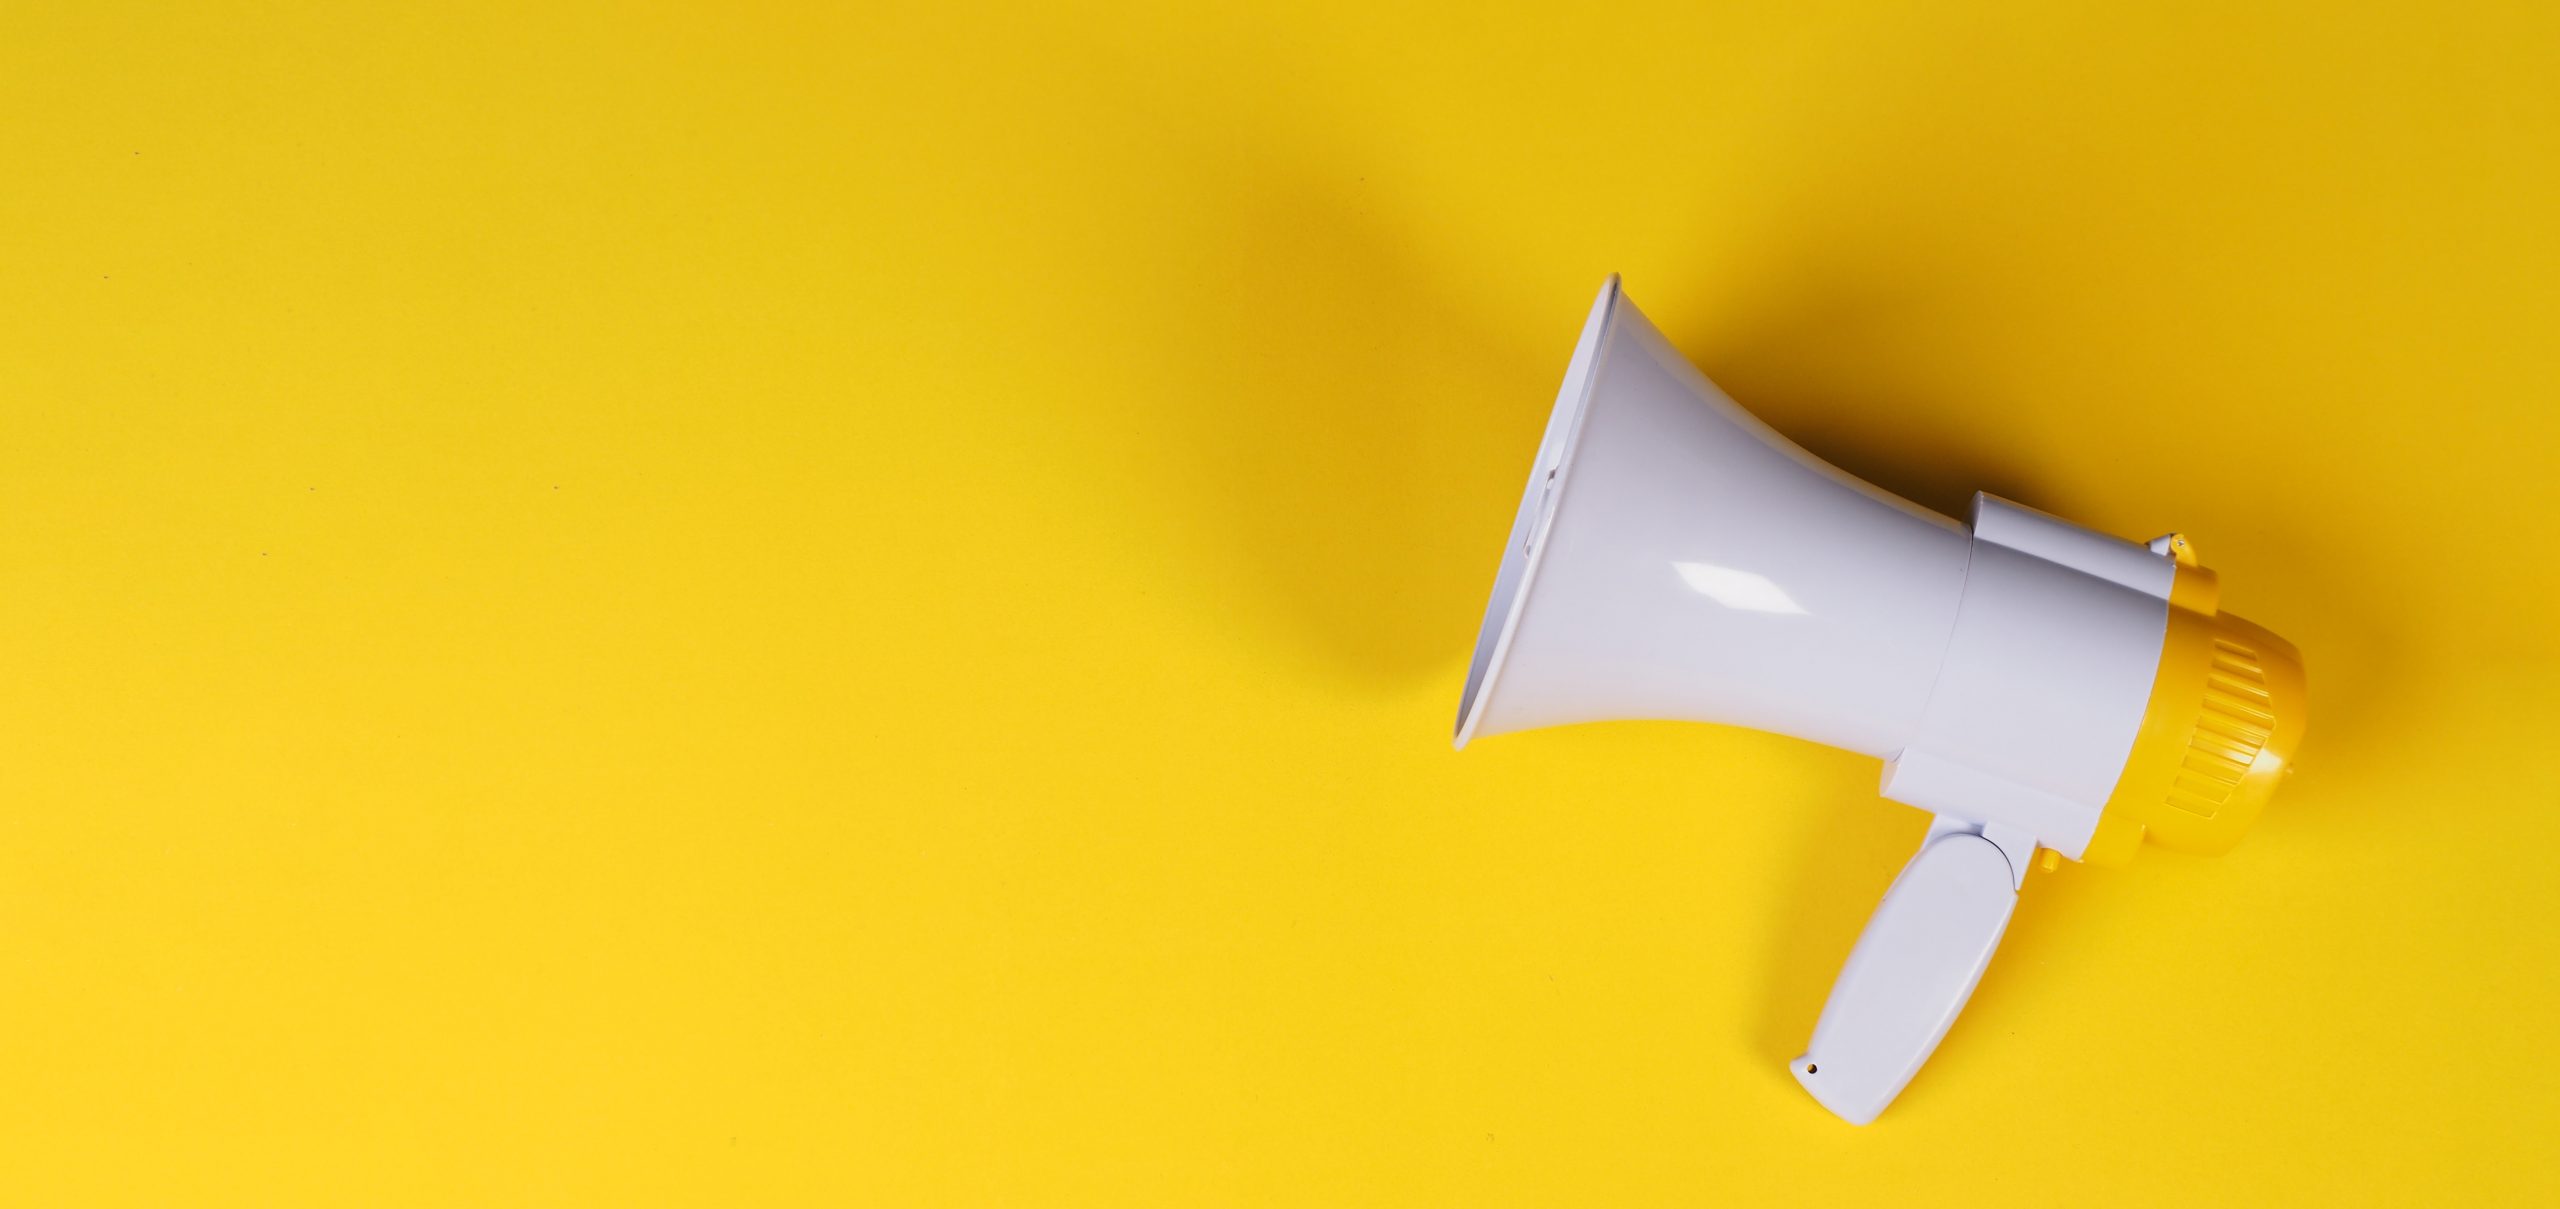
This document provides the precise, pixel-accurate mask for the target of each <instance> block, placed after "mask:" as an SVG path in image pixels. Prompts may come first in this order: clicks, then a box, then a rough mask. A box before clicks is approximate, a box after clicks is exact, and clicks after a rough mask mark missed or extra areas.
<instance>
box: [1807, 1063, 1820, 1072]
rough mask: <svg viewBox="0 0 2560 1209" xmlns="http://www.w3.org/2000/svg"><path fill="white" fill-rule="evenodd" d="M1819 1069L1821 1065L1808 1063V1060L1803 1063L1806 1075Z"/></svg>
mask: <svg viewBox="0 0 2560 1209" xmlns="http://www.w3.org/2000/svg"><path fill="white" fill-rule="evenodd" d="M1821 1069H1822V1068H1821V1067H1819V1066H1815V1065H1814V1064H1812V1063H1810V1062H1807V1063H1805V1064H1804V1073H1806V1074H1808V1075H1810V1074H1813V1073H1815V1072H1817V1071H1819V1070H1821Z"/></svg>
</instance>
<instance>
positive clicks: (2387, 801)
mask: <svg viewBox="0 0 2560 1209" xmlns="http://www.w3.org/2000/svg"><path fill="white" fill-rule="evenodd" d="M2225 7H2227V6H2224V5H2219V4H2199V5H2194V6H2187V7H2180V8H2164V7H2161V6H2157V5H2149V4H2129V5H2123V6H2118V7H2115V8H2113V9H2110V10H2106V11H2099V10H2095V9H2091V8H2089V7H2088V6H2077V5H2043V4H2024V5H2017V6H2011V7H2003V6H1943V5H1910V6H1830V5H1819V6H1809V5H1796V4H1778V5H1769V6H1765V7H1731V6H1723V5H1712V6H1702V5H1694V4H1649V3H1628V4H1606V5H1600V4H1548V5H1536V6H1494V7H1485V6H1480V5H1473V4H1439V5H1426V6H1413V7H1411V8H1403V9H1398V7H1397V6H1381V5H1377V4H1374V3H1366V2H1363V3H1325V4H1291V5H1274V6H1269V7H1268V8H1267V9H1265V10H1263V11H1250V10H1248V9H1245V8H1241V7H1237V8H1229V6H1220V5H1205V4H1180V5H1173V4H1168V5H1162V6H1146V5H1114V6H1109V7H1093V8H1073V7H1066V6H1037V7H1033V6H1025V7H1020V8H996V7H981V6H975V5H966V4H911V5H886V4H876V3H856V4H853V5H820V4H798V5H757V4H744V5H740V4H719V5H715V4H709V3H700V4H693V5H667V4H657V5H639V6H618V5H599V6H593V7H575V8H572V7H563V6H557V5H523V4H474V5H467V6H464V5H447V4H422V5H414V6H389V5H370V4H352V3H350V4H342V5H316V6H301V5H270V4H260V5H253V6H252V5H241V6H216V7H208V6H191V5H174V4H173V5H166V6H146V5H128V4H100V3H94V2H76V3H53V2H49V0H48V2H44V3H28V2H25V0H20V2H18V3H13V4H10V5H9V6H7V8H6V9H5V10H0V533H5V538H6V540H5V547H0V549H5V555H0V633H5V634H6V635H7V638H6V641H5V643H0V652H5V655H0V668H5V670H6V675H5V677H0V1186H5V1188H6V1189H7V1192H6V1194H5V1195H6V1198H7V1199H8V1200H9V1201H10V1202H12V1203H18V1204H28V1205H75V1204H81V1205H86V1204H97V1205H108V1204H136V1205H180V1204H208V1205H210V1204H243V1205H284V1204H401V1203H418V1204H449V1205H461V1204H469V1205H556V1204H595V1205H621V1204H659V1203H663V1204H697V1205H736V1204H757V1203H803V1204H814V1203H832V1204H865V1205H967V1204H985V1205H1081V1204H1090V1205H1138V1204H1165V1205H1218V1204H1252V1205H1308V1206H1331V1205H1364V1204H1375V1205H1493V1204H1523V1205H1531V1204H1534V1205H1571V1204H1589V1205H1685V1204H1726V1203H1748V1202H1753V1201H1808V1202H1811V1201H1820V1200H1837V1201H1843V1202H1860V1201H1863V1202H1868V1203H1892V1204H1911V1205H1928V1204H1958V1205H1966V1206H1980V1205H1997V1204H2053V1203H2070V1204H2124V1205H2160V1204H2180V1203H2199V1202H2227V1203H2233V1204H2267V1203H2276V1202H2285V1201H2295V1202H2300V1203H2315V1204H2336V1203H2421V1202H2426V1203H2438V1204H2448V1203H2450V1204H2466V1203H2486V1202H2494V1201H2506V1200H2519V1199H2525V1198H2528V1197H2533V1196H2547V1195H2549V1193H2550V1190H2551V1188H2552V1187H2553V1185H2554V1182H2555V1180H2560V1162H2556V1161H2555V1157H2554V1154H2555V1152H2554V1149H2553V1147H2552V1142H2553V1138H2554V1134H2555V1125H2560V1114H2555V1109H2554V1095H2555V1092H2554V1086H2555V1076H2560V1061H2555V1059H2560V1042H2555V1040H2554V1034H2553V1020H2554V1014H2555V1011H2560V974H2555V969H2560V939H2555V933H2560V888H2555V887H2560V879H2555V876H2554V874H2553V872H2552V866H2551V854H2552V852H2553V850H2554V848H2555V846H2560V775H2555V772H2554V760H2555V750H2554V748H2555V741H2554V738H2553V736H2554V733H2555V730H2560V704H2555V691H2554V684H2555V681H2554V675H2555V672H2560V636H2555V630H2556V629H2560V624H2556V623H2560V607H2555V606H2554V604H2553V596H2554V593H2555V591H2556V590H2560V571H2555V569H2554V566H2555V562H2554V560H2555V557H2560V487H2555V475H2560V340H2555V335H2554V319H2555V317H2560V247H2555V242H2556V241H2560V237H2556V236H2555V221H2554V216H2555V214H2560V176H2555V171H2560V169H2555V165H2560V87H2555V85H2554V82H2553V76H2552V70H2553V68H2552V64H2553V63H2554V62H2555V60H2556V59H2560V29H2555V26H2554V23H2553V21H2552V20H2551V19H2550V18H2549V17H2547V16H2543V17H2527V16H2522V15H2509V14H2504V13H2492V12H2489V11H2485V10H2479V9H2469V8H2459V7H2456V8H2448V7H2446V6H2441V5H2432V4H2430V5H2408V6H2403V8H2402V11H2400V12H2399V13H2397V14H2387V13H2365V14H2360V15H2349V14H2348V13H2346V12H2344V11H2341V10H2338V9H2335V8H2333V7H2331V6H2325V5H2303V6H2300V7H2295V8H2287V9H2270V10H2257V11H2254V12H2253V13H2252V14H2251V15H2239V14H2233V13H2226V12H2223V11H2221V10H2223V9H2224V8H2225ZM2065 10H2068V11H2065ZM2519 11H2520V12H2521V11H2522V10H2521V9H2520V10H2519ZM1611 270H1618V271H1623V272H1624V273H1625V274H1626V275H1627V280H1628V283H1629V287H1630V290H1631V292H1632V294H1633V296H1634V297H1635V298H1636V299H1638V300H1639V301H1640V302H1641V303H1642V304H1643V305H1644V306H1645V307H1646V308H1647V310H1648V312H1649V313H1650V314H1652V315H1653V316H1654V317H1655V318H1656V319H1657V320H1658V321H1659V322H1660V323H1661V324H1662V325H1663V326H1664V328H1665V329H1666V331H1668V332H1669V333H1670V334H1671V336H1672V337H1673V339H1674V340H1675V341H1676V342H1677V343H1679V344H1680V345H1681V346H1682V347H1683V348H1684V349H1685V350H1686V351H1688V352H1689V353H1690V354H1691V355H1692V356H1693V357H1694V358H1695V359H1696V360H1697V361H1698V362H1699V363H1700V365H1701V366H1702V367H1704V368H1705V369H1706V370H1707V372H1708V373H1710V374H1711V375H1713V376H1715V377H1716V378H1718V379H1719V380H1720V381H1721V382H1722V383H1723V384H1724V385H1725V386H1726V387H1727V389H1729V390H1730V391H1731V392H1732V393H1733V394H1734V395H1735V396H1736V397H1737V398H1738V399H1741V400H1742V401H1744V402H1745V403H1746V404H1747V405H1748V406H1750V407H1752V408H1754V409H1756V410H1757V411H1758V412H1759V414H1761V415H1762V416H1764V417H1765V418H1767V419H1768V420H1769V421H1771V422H1772V423H1773V424H1775V425H1776V426H1777V427H1778V428H1779V429H1780V430H1782V431H1784V432H1787V433H1789V434H1790V435H1792V436H1795V437H1796V438H1798V439H1799V440H1801V441H1803V442H1804V443H1805V444H1806V445H1808V446H1809V447H1810V448H1812V449H1813V450H1815V451H1816V452H1818V453H1821V454H1823V455H1825V456H1827V457H1830V458H1832V459H1834V460H1836V461H1837V462H1838V463H1840V464H1841V465H1842V466H1844V467H1846V468H1848V469H1850V470H1853V471H1855V472H1858V473H1860V474H1864V475H1867V476H1869V477H1872V478H1873V479H1875V480H1876V481H1878V482H1881V483H1883V484H1885V485H1887V486H1890V487H1892V488H1894V489H1896V490H1899V491H1902V492H1904V493H1906V494H1908V495H1910V496H1912V497H1913V498H1916V499H1918V500H1920V501H1922V502H1924V503H1927V504H1930V505H1932V506H1935V507H1938V508H1940V509H1942V510H1960V509H1961V508H1962V506H1963V502H1964V500H1965V498H1966V496H1967V495H1968V493H1970V492H1971V491H1972V490H1974V489H1975V488H1987V489H1990V490H1994V491H1997V492H2000V493H2003V494H2006V495H2009V496H2012V497H2014V498H2017V499H2020V500H2023V501H2026V502H2028V503H2031V504H2035V505H2038V506H2041V507H2044V508H2047V509H2050V510H2053V511H2057V512H2060V513H2063V514H2065V515H2067V516H2071V517H2073V518H2076V519H2079V520H2082V521H2084V522H2087V523H2090V524H2093V525H2096V526H2098V527H2101V528H2104V529H2107V530H2110V531H2113V532H2116V533H2120V534H2123V535H2126V536H2131V537H2137V538H2139V537H2148V536H2150V535H2151V534H2153V533H2156V532H2159V531H2162V530H2164V529H2168V528H2171V527H2177V528H2181V529H2184V530H2185V531H2187V532H2188V533H2190V534H2192V535H2194V537H2195V538H2196V539H2197V541H2198V543H2199V546H2200V548H2201V549H2202V551H2203V553H2204V555H2205V558H2206V560H2207V561H2208V562H2209V563H2211V564H2212V565H2214V566H2215V567H2217V568H2218V569H2220V570H2221V571H2222V573H2223V577H2224V584H2225V593H2226V594H2225V603H2226V605H2227V606H2228V607H2230V608H2232V609H2233V610H2234V611H2237V612H2241V613H2244V614H2246V615H2248V616H2250V617H2252V618H2255V619H2257V620H2259V621H2262V622H2264V623H2266V624H2268V625H2270V626H2272V627H2274V628H2275V629H2277V630H2278V631H2279V632H2282V633H2284V634H2286V635H2289V636H2290V637H2292V638H2294V639H2295V640H2297V641H2298V642H2299V643H2300V644H2301V646H2302V648H2303V649H2304V651H2305V652H2306V654H2307V656H2308V658H2309V661H2310V665H2311V673H2312V684H2313V692H2314V696H2315V710H2314V715H2313V725H2312V731H2311V739H2310V743H2309V746H2308V748H2307V750H2306V751H2305V753H2304V755H2303V758H2302V760H2301V762H2300V774H2301V775H2299V776H2298V777H2296V778H2294V780H2293V781H2292V783H2291V784H2290V786H2289V787H2288V791H2287V792H2286V793H2285V794H2283V795H2281V796H2280V797H2279V798H2278V799H2277V802H2276V805H2275V807H2274V809H2273V810H2272V811H2271V812H2270V814H2269V815H2268V816H2267V818H2266V819H2265V820H2264V822H2263V823H2262V824H2261V826H2260V827H2259V828H2258V830H2257V832H2256V834H2255V835H2253V836H2252V837H2251V839H2250V841H2249V842H2248V843H2247V844H2245V845H2243V846H2242V847H2241V849H2240V850H2239V851H2237V852H2236V853H2234V854H2232V855H2230V856H2228V857H2226V858H2222V859H2218V860H2203V859H2191V858H2184V857H2179V856H2176V855H2172V854H2165V853H2161V852H2157V851H2153V852H2147V853H2145V854H2144V855H2143V856H2142V857H2141V858H2140V859H2139V860H2137V861H2136V862H2135V864H2134V865H2133V866H2131V867H2129V868H2126V869H2123V870H2113V871H2110V870H2092V869H2083V868H2077V867H2072V868H2066V869H2065V870H2063V871H2062V872H2059V873H2056V874H2052V875H2039V876H2038V877H2037V878H2036V880H2034V881H2031V882H2030V883H2029V884H2028V887H2027V890H2028V901H2026V902H2025V904H2024V905H2023V906H2022V908H2021V911H2020V915H2019V922H2018V924H2017V927H2016V928H2015V930H2014V932H2013V933H2012V935H2011V937H2010V940H2009V942H2008V945H2007V947H2006V949H2005V951H2004V952H2003V953H2002V954H2001V956H2000V958H1999V960H1998V962H1997V963H1996V964H1995V965H1994V967H1993V969H1992V972H1991V975H1990V977H1989V978H1988V979H1987V981H1986V982H1985V984H1984V986H1983V988H1982V991H1981V994H1980V995H1979V996H1978V997H1977V998H1976V999H1975V1001H1974V1003H1973V1006H1972V1009H1971V1011H1970V1012H1969V1013H1968V1014H1967V1015H1966V1017H1965V1018H1964V1020H1963V1021H1962V1023H1961V1024H1960V1025H1959V1026H1958V1027H1957V1029H1956V1031H1955V1032H1954V1034H1953V1035H1952V1037H1951V1038H1950V1039H1949V1041H1948V1042H1947V1044H1946V1046H1945V1048H1944V1049H1943V1050H1942V1051H1941V1052H1940V1054H1939V1056H1938V1059H1937V1061H1936V1062H1935V1063H1934V1064H1933V1065H1932V1066H1931V1067H1930V1068H1929V1070H1928V1071H1927V1072H1926V1073H1925V1074H1924V1075H1923V1076H1922V1077H1921V1078H1920V1080H1919V1081H1918V1082H1917V1083H1916V1084H1914V1085H1913V1087H1912V1088H1911V1090H1910V1092H1909V1093H1908V1094H1907V1095H1906V1096H1905V1097H1904V1099H1903V1101H1902V1102H1901V1103H1900V1104H1899V1105H1898V1106H1897V1107H1896V1108H1895V1109H1894V1110H1893V1111H1892V1112H1891V1113H1890V1114H1889V1115H1887V1116H1886V1117H1885V1118H1884V1120H1883V1121H1882V1122H1880V1123H1879V1124H1878V1125H1876V1126H1874V1127H1872V1128H1870V1129H1867V1130H1863V1131H1861V1130H1853V1129H1849V1128H1847V1127H1844V1126H1842V1125H1840V1124H1839V1123H1837V1122H1835V1121H1833V1120H1832V1119H1830V1118H1829V1117H1828V1116H1826V1115H1825V1114H1823V1113H1822V1112H1821V1111H1820V1110H1819V1109H1817V1108H1816V1107H1815V1106H1814V1105H1813V1104H1812V1103H1811V1102H1810V1101H1809V1100H1808V1099H1806V1098H1805V1097H1804V1096H1803V1095H1802V1094H1801V1093H1800V1092H1799V1091H1798V1090H1797V1089H1796V1088H1795V1087H1794V1086H1793V1085H1792V1084H1791V1082H1790V1081H1789V1079H1788V1077H1787V1075H1786V1073H1785V1072H1784V1070H1783V1069H1782V1067H1781V1063H1782V1061H1783V1060H1784V1059H1785V1058H1786V1057H1788V1056H1790V1055H1792V1054H1793V1053H1795V1052H1796V1050H1797V1048H1798V1046H1799V1045H1800V1043H1801V1042H1802V1040H1803V1038H1804V1036H1805V1034H1806V1032H1807V1031H1808V1029H1809V1027H1810V1025H1811V1023H1812V1019H1813V1016H1814V1013H1815V1011H1816V1009H1817V1008H1818V1007H1819V1004H1820V1002H1821V998H1822V995H1823V993H1824V991H1825V989H1826V987H1827V985H1828V982H1829V979H1830V977H1831V974H1832V972H1833V971H1834V970H1835V969H1836V968H1837V964H1838V962H1839V960H1840V958H1841V956H1842V955H1843V954H1844V953H1845V952H1846V950H1847V948H1848V945H1849V943H1850V941H1851V940H1852V939H1853V937H1854V936H1855V933H1856V930H1857V927H1858V925H1859V923H1860V921H1861V920H1862V919H1863V918H1864V916H1865V913H1866V911H1867V909H1868V907H1869V906H1870V905H1871V904H1872V902H1873V901H1874V899H1875V896H1876V894H1877V893H1878V892H1879V891H1880V890H1881V889H1882V887H1883V886H1884V884H1885V883H1886V881H1887V880H1888V879H1889V878H1890V877H1891V876H1892V873H1893V871H1894V870H1895V869H1896V868H1897V867H1898V866H1899V864H1900V862H1901V860H1902V859H1903V857H1904V855H1905V854H1906V853H1907V851H1908V849H1909V847H1910V846H1911V844H1912V843H1913V841H1914V840H1915V839H1916V837H1917V836H1918V834H1919V832H1920V829H1921V827H1922V822H1923V820H1922V819H1921V818H1920V816H1919V815H1918V814H1917V813H1916V812H1913V811H1909V810H1906V809H1904V808H1901V807H1897V806H1892V805H1888V804H1883V803H1880V802H1879V801H1878V800H1877V799H1876V798H1875V792H1874V781H1875V774H1876V769H1875V767H1874V765H1873V764H1872V762H1870V761H1866V760H1863V759H1859V758H1854V757H1851V756H1847V755H1844V754H1841V753H1837V752H1831V751H1826V750H1821V749H1818V748H1815V747H1812V746H1810V745H1807V744H1804V743H1800V742H1796V741H1792V740H1787V739H1780V738H1775V737H1771V736H1766V735H1759V734H1751V733H1742V732H1728V731H1721V730H1716V729H1710V728H1704V727H1680V726H1672V725H1623V726H1609V727H1594V728H1586V729H1582V730H1579V731H1567V732H1558V733H1553V734H1544V735H1535V736H1524V737H1514V738H1508V739H1504V740H1500V741H1496V742H1490V743H1487V744H1485V745H1483V746H1482V747H1480V748H1477V749H1473V750H1470V751H1469V752H1467V753H1466V754H1465V755H1463V756H1460V755H1454V754H1452V753H1451V752H1450V751H1449V749H1448V745H1447V731H1448V725H1449V720H1450V715H1451V713H1452V710H1453V707H1454V705H1455V700H1456V696H1457V690H1458V686H1459V681H1460V679H1461V675H1462V671H1463V668H1462V664H1463V661H1464V658H1465V655H1466V652H1467V646H1468V643H1469V642H1470V640H1471V639H1472V637H1473V634H1474V631H1475V627H1476V620H1477V611H1478V609H1479V608H1480V606H1481V603H1482V599H1483V595H1482V594H1483V592H1484V589H1485V587H1486V584H1487V581H1488V580H1489V578H1490V575H1491V572H1492V570H1493V564H1494V561H1495V554H1496V549H1497V547H1498V546H1499V544H1500V541H1501V537H1502V533H1503V530H1504V527H1505V525H1506V523H1507V522H1508V520H1509V514H1510V510H1511V506H1512V502H1513V500H1514V498H1515V492H1516V489H1517V486H1518V477H1519V475H1520V474H1521V473H1522V472H1523V470H1524V469H1525V467H1526V465H1527V463H1528V459H1529V456H1530V453H1531V451H1532V449H1533V447H1534V445H1535V443H1536V437H1537V432H1538V429H1539V425H1540V423H1541V421H1542V419H1543V417H1544V415H1545V412H1546V410H1547V406H1548V403H1549V401H1550V397H1551V394H1552V392H1553V389H1554V386H1555V382H1556V380H1557V378H1558V377H1559V376H1560V375H1561V373H1562V371H1563V367H1564V360H1565V355H1566V353H1567V352H1568V351H1569V348H1570V345H1571V342H1572V338H1573V335H1574V332H1575V329H1576V325H1577V323H1578V322H1579V320H1580V319H1581V316H1582V313H1583V310H1584V308H1585V306H1586V305H1587V303H1588V302H1589V299H1590V295H1591V292H1592V290H1593V289H1594V288H1595V287H1596V286H1597V285H1598V284H1599V282H1600V279H1601V277H1602V275H1603V274H1604V273H1606V272H1608V271H1611Z"/></svg>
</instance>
